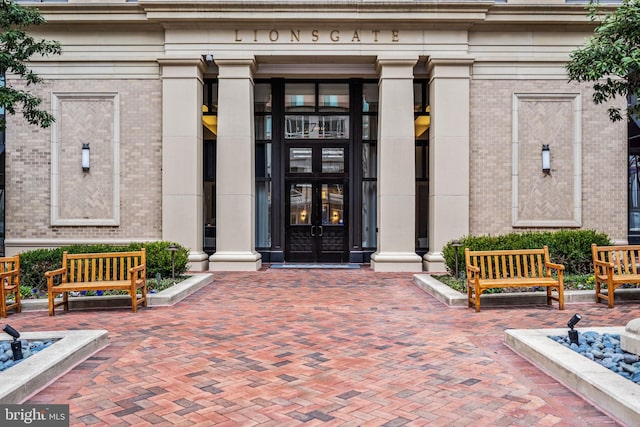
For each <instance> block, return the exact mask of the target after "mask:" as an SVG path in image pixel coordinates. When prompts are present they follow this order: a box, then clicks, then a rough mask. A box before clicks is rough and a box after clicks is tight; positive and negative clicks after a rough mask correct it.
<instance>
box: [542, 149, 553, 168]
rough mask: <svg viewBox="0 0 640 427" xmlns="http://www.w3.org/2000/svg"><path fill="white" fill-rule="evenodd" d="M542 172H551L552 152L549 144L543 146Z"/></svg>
mask: <svg viewBox="0 0 640 427" xmlns="http://www.w3.org/2000/svg"><path fill="white" fill-rule="evenodd" d="M542 172H544V173H547V174H548V173H550V172H551V151H550V150H549V144H542Z"/></svg>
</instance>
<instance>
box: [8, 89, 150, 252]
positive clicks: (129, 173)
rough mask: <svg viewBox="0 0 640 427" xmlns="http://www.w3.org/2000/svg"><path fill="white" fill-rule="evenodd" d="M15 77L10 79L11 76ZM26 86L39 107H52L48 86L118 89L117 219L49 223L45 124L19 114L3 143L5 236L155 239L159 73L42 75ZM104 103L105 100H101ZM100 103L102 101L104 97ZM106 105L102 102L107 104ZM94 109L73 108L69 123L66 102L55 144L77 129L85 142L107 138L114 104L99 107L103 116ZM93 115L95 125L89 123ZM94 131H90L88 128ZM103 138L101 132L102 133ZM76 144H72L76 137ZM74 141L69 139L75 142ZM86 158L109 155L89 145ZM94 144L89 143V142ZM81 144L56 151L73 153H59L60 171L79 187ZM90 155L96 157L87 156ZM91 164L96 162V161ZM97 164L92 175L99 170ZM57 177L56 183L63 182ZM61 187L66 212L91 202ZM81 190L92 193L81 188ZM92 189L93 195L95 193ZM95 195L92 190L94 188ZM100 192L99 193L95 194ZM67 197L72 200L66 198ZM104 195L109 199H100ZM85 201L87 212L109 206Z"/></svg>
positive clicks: (106, 180) (105, 183)
mask: <svg viewBox="0 0 640 427" xmlns="http://www.w3.org/2000/svg"><path fill="white" fill-rule="evenodd" d="M11 84H15V82H11ZM32 92H33V93H34V94H35V95H37V96H39V97H40V98H41V99H42V100H43V108H45V109H46V110H47V111H51V94H52V92H54V93H63V92H65V93H103V92H107V93H117V94H118V95H119V100H120V156H119V157H120V225H119V226H99V227H96V226H57V227H51V225H50V224H51V184H50V182H51V132H52V129H51V128H49V129H40V128H38V127H37V126H31V125H29V124H27V123H26V122H25V121H24V120H23V119H22V116H21V115H20V114H18V115H16V116H9V117H8V128H7V138H6V139H7V146H6V150H7V151H6V156H7V157H6V158H7V165H6V172H7V179H6V219H5V224H6V237H7V239H45V240H48V239H86V240H92V239H95V240H105V239H125V240H127V239H149V240H153V239H159V238H161V236H162V232H161V210H162V209H161V201H162V197H161V194H162V193H161V190H162V175H161V173H162V171H161V165H162V157H161V138H162V136H161V131H162V121H161V84H160V81H159V80H76V81H72V80H48V81H46V82H44V83H43V84H41V85H38V86H37V87H36V88H35V90H33V89H32ZM107 104H108V103H107ZM103 106H104V105H103ZM107 107H108V105H107ZM96 108H97V110H92V111H86V115H87V116H85V117H84V118H85V119H86V118H87V117H92V119H91V120H81V119H82V118H83V117H82V111H74V112H73V114H76V115H77V116H76V117H79V118H80V120H79V122H80V121H82V124H79V125H78V126H77V128H74V120H72V117H71V115H69V114H68V113H69V109H68V108H67V109H66V110H65V111H66V112H65V113H64V115H63V116H61V120H60V121H59V123H58V125H59V127H60V129H58V139H59V140H60V143H61V146H64V144H65V141H67V140H68V139H69V138H71V137H72V136H73V135H75V134H76V132H78V133H81V134H82V139H85V138H86V139H87V142H90V143H91V141H92V140H95V141H96V142H97V141H103V142H104V141H105V140H108V139H110V138H111V136H110V132H111V129H109V127H110V126H112V124H113V120H112V117H111V115H112V114H113V110H112V109H110V108H105V111H104V115H105V118H102V117H100V104H99V103H98V104H97V105H96ZM88 122H94V124H95V128H94V129H91V128H90V126H87V123H88ZM93 132H95V135H93V136H95V138H92V133H93ZM105 138H106V139H105ZM76 145H77V144H76ZM74 147H75V145H74ZM94 147H95V151H94V152H93V153H92V163H94V161H95V162H99V161H100V156H107V157H108V156H109V155H110V154H109V151H108V150H107V151H102V150H101V149H98V146H97V145H95V146H94ZM94 147H92V148H94ZM80 150H81V146H78V147H77V150H75V151H74V149H73V148H70V149H69V150H68V151H69V152H64V153H61V155H62V156H71V157H72V158H74V157H75V158H77V161H75V160H72V161H69V159H68V158H63V159H61V162H60V165H61V168H63V169H62V170H61V171H60V173H61V176H64V177H66V178H67V179H68V180H69V186H75V187H76V188H77V190H78V191H79V192H81V191H87V190H86V188H84V189H83V186H82V183H81V182H79V181H78V179H81V178H78V177H82V171H81V168H80V154H81V151H80ZM93 156H96V157H93ZM94 164H96V166H97V165H98V164H97V163H94ZM98 172H99V171H98V170H96V172H95V173H96V175H97V174H98ZM64 184H65V182H64V180H61V186H64ZM92 185H93V187H89V188H92V191H105V192H110V191H111V188H104V187H111V185H112V183H111V179H110V177H109V176H108V174H106V175H105V176H103V177H102V178H101V179H100V180H99V181H97V182H94V183H93V184H92ZM67 190H68V188H67V189H65V188H61V189H60V194H61V195H63V196H64V197H61V203H62V202H64V203H66V204H67V205H66V206H65V207H62V206H61V209H60V212H61V213H62V214H64V215H72V216H73V215H75V216H78V215H80V216H82V214H81V213H79V212H78V211H77V208H78V206H85V207H88V206H89V202H88V201H86V200H79V201H75V202H74V201H72V198H70V196H69V194H70V192H69V191H67ZM87 196H90V195H88V194H87ZM94 196H95V195H94ZM95 197H97V196H95ZM97 199H100V197H97ZM69 203H74V204H73V205H72V206H70V205H69ZM100 203H106V204H107V205H108V201H107V202H100ZM94 208H95V211H92V210H91V209H87V212H86V216H87V217H89V218H91V217H98V216H101V215H102V214H103V213H105V212H106V214H109V212H108V211H109V210H110V209H111V208H110V207H100V206H98V207H94Z"/></svg>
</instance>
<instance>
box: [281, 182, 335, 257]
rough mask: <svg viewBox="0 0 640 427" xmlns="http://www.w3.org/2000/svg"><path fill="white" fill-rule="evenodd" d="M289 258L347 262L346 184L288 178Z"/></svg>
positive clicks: (287, 251)
mask: <svg viewBox="0 0 640 427" xmlns="http://www.w3.org/2000/svg"><path fill="white" fill-rule="evenodd" d="M287 189H288V199H287V204H286V212H287V226H286V228H287V230H286V235H287V242H286V243H287V245H286V247H287V250H286V255H285V256H286V260H287V261H293V262H344V261H345V260H346V249H347V233H346V230H347V228H346V221H345V218H346V216H345V203H344V201H345V199H346V194H345V193H346V185H345V183H344V182H337V181H336V180H335V179H332V180H330V181H322V180H307V181H300V180H288V184H287Z"/></svg>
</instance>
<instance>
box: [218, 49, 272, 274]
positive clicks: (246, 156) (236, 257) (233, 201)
mask: <svg viewBox="0 0 640 427" xmlns="http://www.w3.org/2000/svg"><path fill="white" fill-rule="evenodd" d="M214 61H215V62H216V64H217V66H218V70H219V72H218V139H217V162H216V164H217V175H216V207H217V212H216V230H217V231H216V253H214V254H213V255H212V256H211V257H210V258H209V269H210V270H212V271H224V270H232V271H255V270H258V269H260V267H261V265H262V261H261V256H260V254H259V253H258V252H256V250H255V215H256V214H255V203H256V202H255V193H256V189H255V142H254V117H253V89H254V84H253V73H254V69H255V61H254V59H253V58H252V57H251V58H224V57H220V56H216V55H214Z"/></svg>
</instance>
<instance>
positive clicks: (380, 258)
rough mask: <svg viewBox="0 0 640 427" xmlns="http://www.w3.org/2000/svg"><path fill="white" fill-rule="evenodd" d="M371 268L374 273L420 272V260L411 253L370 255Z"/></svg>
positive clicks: (416, 255)
mask: <svg viewBox="0 0 640 427" xmlns="http://www.w3.org/2000/svg"><path fill="white" fill-rule="evenodd" d="M371 268H372V269H373V271H376V272H407V273H411V272H414V273H417V272H421V271H422V258H420V255H418V254H416V253H412V252H385V253H378V252H376V253H374V254H371Z"/></svg>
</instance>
